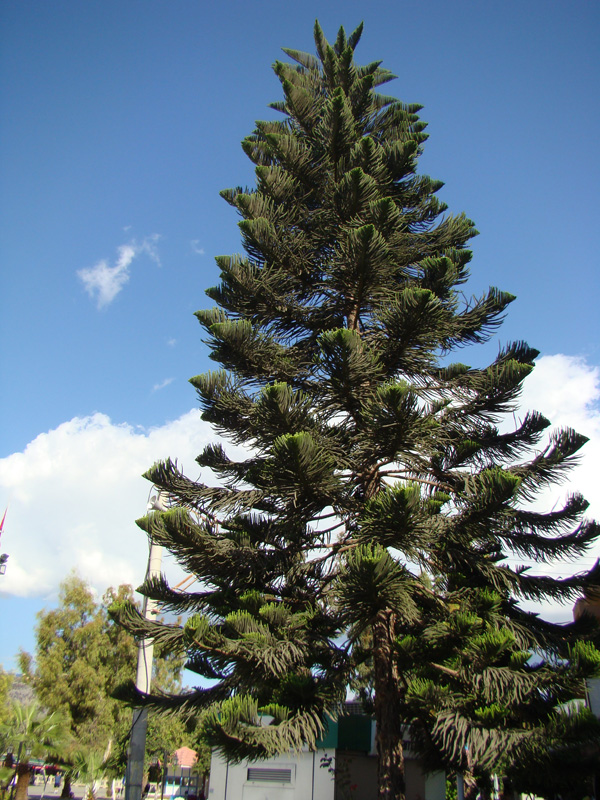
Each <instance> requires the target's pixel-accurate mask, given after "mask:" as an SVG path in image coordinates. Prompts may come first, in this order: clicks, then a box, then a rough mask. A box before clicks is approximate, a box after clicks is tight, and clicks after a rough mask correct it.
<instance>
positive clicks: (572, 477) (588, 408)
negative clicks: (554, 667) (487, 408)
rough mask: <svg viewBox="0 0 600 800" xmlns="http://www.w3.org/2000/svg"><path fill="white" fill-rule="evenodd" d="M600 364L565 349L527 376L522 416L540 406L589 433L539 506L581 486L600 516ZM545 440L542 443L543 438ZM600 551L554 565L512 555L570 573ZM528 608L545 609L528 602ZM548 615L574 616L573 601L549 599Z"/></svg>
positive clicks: (560, 574) (561, 574)
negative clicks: (576, 459) (568, 469)
mask: <svg viewBox="0 0 600 800" xmlns="http://www.w3.org/2000/svg"><path fill="white" fill-rule="evenodd" d="M599 403H600V369H599V368H598V367H597V366H594V365H590V364H588V363H587V362H586V361H585V360H584V359H582V358H578V357H575V356H566V355H562V354H558V355H552V356H543V357H542V358H539V359H538V360H537V362H536V365H535V368H534V370H533V372H532V373H531V375H530V376H529V377H528V378H527V379H526V380H525V383H524V389H523V394H522V396H521V403H520V406H521V409H522V411H521V412H520V413H519V414H517V415H516V416H520V417H522V416H523V414H524V412H525V411H527V410H535V411H539V412H541V413H542V414H544V416H545V417H547V418H548V419H549V420H550V422H551V423H552V426H551V429H550V430H554V429H557V428H566V427H568V428H574V429H575V430H576V431H577V432H578V433H582V434H584V435H585V436H587V437H588V438H589V441H588V442H587V444H585V445H584V446H583V447H582V449H581V450H580V453H579V455H580V462H579V464H577V466H575V467H573V469H572V470H571V472H570V473H568V476H567V479H566V481H565V483H563V484H560V485H554V486H551V487H549V488H548V489H547V490H546V491H544V492H543V493H542V494H540V495H539V496H538V498H537V499H536V501H535V503H534V507H535V508H536V509H538V510H541V511H549V510H551V509H552V508H554V507H560V505H561V504H562V503H563V502H564V500H565V499H566V496H567V495H568V494H571V493H573V492H580V493H581V494H583V496H584V497H585V498H586V500H588V502H589V504H590V505H589V508H588V510H587V512H586V516H587V517H588V518H590V519H597V520H600V502H599V499H598V489H597V486H598V475H599V474H600V405H599ZM540 446H542V444H540ZM598 557H600V542H598V543H597V544H596V545H594V546H592V548H591V549H590V550H588V552H587V553H586V554H585V555H584V556H582V557H581V558H579V559H576V560H574V561H571V562H555V563H553V564H550V565H544V564H539V565H538V564H534V563H533V562H529V561H527V560H526V559H510V563H512V564H514V563H523V564H530V565H531V574H543V573H544V572H546V573H547V574H550V575H552V576H553V577H556V578H566V577H567V576H569V575H572V574H574V573H577V572H583V571H586V570H588V569H590V568H591V567H592V566H593V564H594V562H595V561H596V559H597V558H598ZM523 605H524V607H525V608H527V609H528V610H536V611H539V610H540V609H539V608H538V607H537V606H535V605H534V604H531V603H524V604H523ZM543 616H544V617H546V618H547V619H551V620H553V621H555V622H559V621H560V622H568V621H569V620H571V619H572V604H571V603H567V604H566V605H562V606H561V605H559V604H557V603H548V604H546V605H545V606H544V609H543Z"/></svg>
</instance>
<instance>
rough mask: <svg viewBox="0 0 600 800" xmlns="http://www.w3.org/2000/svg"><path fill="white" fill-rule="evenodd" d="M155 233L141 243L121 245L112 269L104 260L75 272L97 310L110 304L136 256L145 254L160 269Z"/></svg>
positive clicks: (128, 274) (125, 279)
mask: <svg viewBox="0 0 600 800" xmlns="http://www.w3.org/2000/svg"><path fill="white" fill-rule="evenodd" d="M159 238H160V237H159V235H158V234H157V233H154V234H152V236H148V237H147V238H146V239H144V240H143V241H142V242H141V243H137V242H136V241H135V240H133V241H131V242H129V243H128V244H123V245H121V246H120V247H119V248H118V249H117V254H118V255H117V260H116V263H115V265H114V266H113V267H111V266H109V264H108V262H107V261H106V260H105V259H102V260H101V261H98V263H97V264H95V265H94V266H93V267H84V268H83V269H80V270H77V277H78V278H79V279H80V280H81V282H82V283H83V286H84V288H85V290H86V292H87V293H88V294H89V295H90V297H92V298H95V299H96V302H97V305H98V308H104V307H105V306H107V305H109V304H110V303H112V301H113V300H114V299H115V297H116V296H117V295H118V294H119V292H120V291H121V289H122V288H123V287H124V286H125V284H126V283H127V282H128V280H129V277H130V272H129V267H130V266H131V262H132V261H133V260H134V258H136V257H137V256H139V255H141V254H142V253H145V254H146V255H147V256H148V257H149V258H150V259H151V260H152V261H154V263H155V264H157V265H158V266H159V267H160V265H161V264H160V257H159V255H158V249H157V242H158V240H159Z"/></svg>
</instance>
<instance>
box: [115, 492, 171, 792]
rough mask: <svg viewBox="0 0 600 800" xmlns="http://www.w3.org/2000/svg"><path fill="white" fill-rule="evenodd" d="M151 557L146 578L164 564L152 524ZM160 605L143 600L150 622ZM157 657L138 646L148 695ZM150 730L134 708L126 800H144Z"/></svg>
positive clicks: (154, 501) (140, 684)
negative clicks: (153, 537)
mask: <svg viewBox="0 0 600 800" xmlns="http://www.w3.org/2000/svg"><path fill="white" fill-rule="evenodd" d="M148 510H149V512H151V513H152V512H156V511H166V510H167V507H166V506H165V505H164V502H163V498H162V497H161V492H159V493H158V495H157V496H156V497H151V498H150V502H149V503H148ZM149 538H150V554H149V557H148V567H147V569H146V579H148V578H153V577H155V576H158V575H160V569H161V562H162V547H160V545H157V544H156V543H155V542H154V541H153V540H152V523H150V532H149ZM157 605H158V604H157V603H156V601H155V600H149V599H148V598H147V597H145V598H144V606H143V614H144V617H145V618H146V619H150V618H151V617H152V616H153V615H154V614H156V609H157ZM153 657H154V644H153V642H151V641H149V640H148V639H143V640H142V641H141V642H140V643H139V644H138V660H137V674H136V679H135V685H136V688H137V689H139V691H141V692H145V693H148V692H149V691H150V685H151V683H152V660H153ZM147 730H148V709H147V708H134V710H133V721H132V724H131V737H130V739H129V747H128V748H127V769H126V771H125V800H141V797H142V791H143V788H144V786H143V783H144V756H145V754H146V733H147Z"/></svg>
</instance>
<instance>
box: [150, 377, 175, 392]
mask: <svg viewBox="0 0 600 800" xmlns="http://www.w3.org/2000/svg"><path fill="white" fill-rule="evenodd" d="M173 380H174V378H165V379H164V381H161V382H160V383H155V384H154V386H153V387H152V391H153V392H159V391H160V390H161V389H164V388H165V386H168V385H169V384H170V383H173Z"/></svg>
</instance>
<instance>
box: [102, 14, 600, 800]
mask: <svg viewBox="0 0 600 800" xmlns="http://www.w3.org/2000/svg"><path fill="white" fill-rule="evenodd" d="M361 31H362V26H360V27H359V28H358V29H357V30H356V31H354V33H353V34H352V35H351V36H346V34H345V32H344V30H343V28H342V29H340V31H339V33H338V36H337V39H336V41H335V43H334V44H333V45H332V44H330V43H329V42H327V40H326V39H325V36H324V35H323V32H322V30H321V28H320V26H319V25H318V23H317V24H316V26H315V44H316V50H317V55H316V56H313V55H311V54H307V53H302V52H298V51H295V50H289V49H286V50H285V51H284V52H285V53H286V55H287V56H288V57H289V58H290V59H291V60H292V61H293V62H294V63H293V64H290V63H283V62H279V61H278V62H276V63H275V65H274V70H275V73H276V75H277V76H278V78H279V79H280V81H281V85H282V88H283V94H284V98H283V100H282V101H279V102H276V103H274V104H273V105H272V108H273V109H275V110H276V111H277V112H281V114H282V118H279V119H277V120H270V121H266V122H257V124H256V129H255V131H254V132H253V133H252V134H251V135H250V136H249V137H248V138H247V139H245V140H244V142H243V144H242V146H243V149H244V151H245V153H246V154H247V155H248V157H249V158H250V160H251V161H252V162H253V163H254V164H255V167H256V187H255V188H250V189H243V188H241V187H238V188H235V189H231V190H227V191H225V192H223V193H222V194H223V197H224V198H225V199H226V201H227V202H228V203H230V204H231V205H232V206H233V207H234V208H235V209H236V210H237V212H238V213H239V214H240V216H241V221H240V223H239V227H240V230H241V234H242V239H243V245H244V248H245V251H246V252H245V255H234V256H220V257H218V258H217V263H218V265H219V267H220V270H221V282H220V284H219V285H218V286H217V287H215V288H212V289H209V290H208V292H207V294H208V296H209V297H210V298H211V299H212V300H213V301H214V302H215V303H216V307H215V308H213V309H210V310H206V311H199V312H197V314H196V316H197V318H198V320H199V322H200V323H201V325H202V327H203V328H204V329H205V331H206V335H207V341H208V344H209V347H210V348H211V358H213V359H214V360H215V361H216V362H218V363H219V364H220V365H221V369H219V370H217V371H215V372H210V373H208V374H205V375H200V376H197V377H195V378H193V379H192V384H193V385H194V386H195V388H196V390H197V392H198V396H199V399H200V404H201V407H202V410H203V418H204V419H205V420H207V421H208V422H211V423H212V424H213V425H214V427H215V429H216V431H218V432H219V433H220V434H222V435H224V436H225V437H228V438H229V439H230V440H231V441H232V442H234V443H235V444H242V445H245V446H246V447H247V448H248V456H247V458H246V459H243V460H239V461H235V460H232V459H231V458H230V457H229V456H228V455H227V453H226V451H225V449H224V448H223V447H222V446H220V445H210V446H208V447H207V448H206V449H205V450H204V452H203V453H202V454H201V455H200V456H199V457H198V463H199V464H200V466H202V467H205V468H209V469H210V470H212V471H213V473H214V475H215V476H216V477H217V478H218V479H219V482H220V486H219V487H215V486H213V485H206V484H204V483H201V482H198V481H194V480H192V479H190V478H188V477H186V476H185V475H184V474H182V472H181V471H180V470H179V469H178V467H177V465H176V463H174V462H173V461H171V460H168V461H166V462H163V463H160V464H157V465H155V466H154V467H153V468H152V469H151V470H150V471H149V472H148V473H147V477H148V479H149V480H150V481H152V482H153V483H154V484H156V485H157V486H158V487H159V488H160V489H162V490H163V491H164V492H166V493H167V494H168V495H169V496H170V497H171V500H172V504H173V507H172V508H171V510H169V511H167V512H165V513H157V514H154V515H152V517H149V518H146V519H144V520H140V521H139V524H140V526H141V527H142V528H143V529H145V530H146V531H147V532H148V531H150V526H151V533H152V536H153V538H154V539H155V540H156V541H158V542H159V543H160V544H162V545H164V546H166V547H167V548H168V549H169V550H170V551H171V552H172V553H173V554H174V555H175V556H176V557H177V559H178V560H179V561H180V563H181V564H182V565H183V566H184V568H185V569H186V570H188V571H189V572H190V573H192V574H194V575H195V576H197V578H198V580H199V585H200V587H201V588H200V590H198V591H196V592H177V591H174V590H172V589H171V588H170V587H169V585H168V583H167V581H166V580H165V579H164V577H163V578H158V579H153V580H151V581H148V582H147V583H146V584H145V585H144V586H143V587H142V591H143V592H144V593H145V594H146V595H147V596H148V597H153V598H155V599H157V600H159V601H160V602H161V603H162V604H163V607H164V608H166V609H169V610H173V611H175V612H176V613H178V614H182V615H187V619H186V622H185V624H183V625H182V626H165V625H162V624H160V623H158V622H153V621H148V620H144V619H143V618H142V616H141V615H140V614H139V612H138V611H137V610H136V609H135V608H134V607H133V606H132V605H131V604H123V605H121V607H120V609H119V610H118V611H117V612H116V616H117V617H118V619H119V620H120V621H121V622H122V623H123V624H124V625H125V626H127V627H128V628H129V629H130V630H132V631H133V632H135V633H136V635H138V636H142V635H149V636H151V637H153V638H154V640H155V641H156V642H158V643H161V644H163V645H165V646H170V647H173V648H175V649H176V650H179V649H185V650H186V652H187V654H188V656H189V661H188V668H190V669H192V670H195V671H196V672H197V673H198V674H199V675H200V676H202V677H204V678H207V679H210V682H211V683H210V685H209V687H208V688H199V689H197V690H195V691H194V692H191V693H185V694H183V695H182V696H179V697H175V696H167V695H157V696H155V697H143V696H140V695H138V694H136V693H135V692H134V691H133V689H132V690H131V691H130V693H129V700H130V701H131V702H132V703H140V702H145V703H148V704H150V705H154V706H155V707H156V708H163V709H167V710H172V709H174V708H181V709H182V711H183V712H184V713H194V712H195V713H199V712H202V714H203V726H204V728H203V730H204V735H205V736H206V738H207V740H208V741H209V743H211V744H212V745H213V746H215V747H217V748H218V749H219V750H221V751H222V752H223V753H225V754H226V755H227V756H228V757H229V758H233V759H239V758H244V757H259V758H260V757H268V756H269V755H271V754H272V753H275V752H281V751H285V750H289V749H290V748H297V747H300V746H301V745H302V744H303V743H308V745H309V746H311V747H314V745H315V743H316V741H317V738H318V737H319V735H320V734H321V732H322V731H323V726H324V724H326V719H327V715H328V714H333V715H335V714H336V713H337V710H338V708H339V707H340V705H341V704H342V702H343V700H344V698H345V693H346V687H347V685H348V683H349V681H351V679H352V677H353V676H354V674H355V672H356V670H357V668H358V667H359V666H360V664H361V663H364V658H365V656H364V647H363V646H362V644H361V643H364V641H365V636H367V637H368V641H369V642H370V659H371V663H372V676H373V688H374V692H373V707H374V714H375V718H376V725H377V749H378V764H379V766H378V780H379V796H380V798H403V797H404V769H403V750H402V736H403V727H404V726H405V725H406V724H407V723H410V722H411V720H410V719H406V718H405V717H404V716H403V710H404V709H405V704H406V702H407V698H406V692H407V687H406V682H405V680H404V676H403V674H402V671H401V667H400V662H399V658H398V647H401V643H402V641H403V640H404V638H405V636H406V635H407V634H408V633H409V632H410V631H411V630H412V629H413V626H415V625H416V624H417V623H418V622H419V620H420V619H421V618H423V616H426V615H427V613H428V609H429V607H430V604H431V597H432V595H433V596H434V597H435V596H436V595H439V602H440V603H442V602H443V601H445V599H446V597H447V596H448V594H449V593H450V594H451V593H452V592H453V591H454V589H455V585H457V584H458V585H469V586H472V587H473V588H475V589H482V590H492V591H495V592H497V594H498V595H499V596H500V597H501V598H502V599H501V601H500V603H501V612H502V614H503V615H504V616H505V617H506V619H507V620H509V621H510V625H511V628H512V629H514V630H517V629H518V631H519V636H518V638H517V639H515V641H516V642H517V643H518V647H519V648H520V649H521V650H524V651H525V650H528V649H532V650H534V649H542V648H545V647H546V646H547V645H548V642H549V640H550V639H552V638H553V637H554V639H556V640H561V642H562V645H561V646H563V645H564V646H566V643H567V641H568V640H569V638H570V637H573V636H574V635H575V631H574V630H570V629H565V630H563V629H559V627H558V626H552V625H549V624H548V623H544V622H543V621H542V620H541V619H540V618H539V617H538V616H536V615H534V614H528V613H526V612H524V611H523V610H522V609H521V608H520V607H519V605H518V603H517V602H516V601H518V600H520V599H528V600H535V601H543V600H545V599H548V598H552V599H558V600H569V599H575V597H576V596H577V594H578V593H579V592H580V591H581V590H582V589H584V588H585V587H587V586H590V585H593V584H595V583H598V582H599V580H600V571H599V569H598V568H597V567H595V568H594V570H592V571H591V572H590V573H588V574H586V575H578V576H576V577H572V578H567V579H564V580H555V579H553V578H551V577H547V576H545V575H542V576H536V575H530V574H528V573H527V572H525V571H524V570H523V569H521V568H514V567H513V566H511V565H510V564H511V562H510V561H508V560H507V559H508V558H509V557H513V558H514V557H519V556H526V557H528V558H534V559H537V560H539V561H540V562H541V563H542V564H543V563H545V562H548V561H550V560H552V559H553V558H568V557H571V556H577V555H578V554H580V553H582V552H584V551H585V550H586V549H587V548H588V547H589V546H590V544H591V543H592V542H593V541H594V540H595V539H596V538H597V536H598V528H597V526H596V525H595V524H593V523H589V522H584V521H582V516H583V514H584V512H585V509H586V503H585V501H584V500H583V498H581V497H580V496H579V495H574V496H572V497H571V498H569V500H568V501H567V502H566V504H565V505H564V507H562V508H559V509H557V510H554V511H552V512H551V513H548V514H544V513H540V512H537V511H536V512H534V511H532V510H531V508H530V506H529V503H530V501H531V500H533V499H535V497H536V496H537V494H538V493H539V492H540V491H542V490H543V489H545V488H546V487H548V486H549V485H551V484H552V483H554V482H556V481H559V480H561V479H562V478H563V477H564V475H565V472H566V470H567V468H568V467H569V466H570V465H571V464H572V463H573V462H574V460H575V458H576V454H577V452H578V450H579V448H580V447H581V446H582V445H583V443H584V441H585V438H584V437H582V436H579V435H578V434H576V433H575V432H574V431H572V430H569V429H565V430H561V431H557V432H555V433H553V434H551V435H550V438H549V440H548V442H547V443H546V444H540V442H541V441H542V437H543V436H544V435H545V432H546V431H547V429H548V426H549V422H548V420H546V419H545V418H543V417H542V416H541V415H540V414H538V413H528V414H526V415H525V416H524V417H523V418H522V419H520V420H518V421H517V423H516V425H515V426H514V427H513V429H511V430H509V431H508V432H501V430H500V428H499V425H500V423H501V422H502V420H503V419H504V418H505V417H506V415H508V414H510V413H511V412H514V410H515V409H516V407H517V405H518V398H519V392H520V389H521V385H522V382H523V381H524V379H525V378H526V377H527V375H529V373H530V372H531V370H532V369H533V362H534V359H535V357H536V355H537V351H535V350H533V349H531V348H530V347H529V346H527V345H526V344H525V343H523V342H516V343H512V344H508V345H506V346H504V347H501V348H500V350H499V353H498V356H497V357H496V359H495V360H494V361H493V363H491V364H490V365H489V366H487V367H483V368H478V367H469V366H467V365H465V364H463V363H458V362H456V361H454V360H453V353H454V352H455V351H456V350H457V349H459V348H464V347H465V346H467V345H476V344H479V343H483V342H486V341H488V340H489V339H490V338H491V337H492V335H493V334H494V332H495V331H496V329H497V327H498V325H499V324H500V323H501V320H502V317H503V314H504V312H505V310H506V308H507V306H508V305H509V303H510V302H511V301H512V300H513V299H514V298H513V296H512V295H510V294H508V293H505V292H502V291H499V290H498V289H495V288H492V289H490V290H489V291H488V292H486V293H484V294H483V296H481V297H478V298H470V299H469V298H465V296H464V294H463V286H464V284H465V282H466V281H467V278H468V275H469V262H470V260H471V252H470V251H469V250H468V248H467V243H468V242H469V240H470V239H471V238H472V237H473V236H475V234H476V230H475V227H474V224H473V223H472V222H471V220H470V219H468V218H467V217H466V216H465V215H464V214H458V215H452V214H449V213H447V209H446V206H445V204H444V203H443V202H441V201H440V200H438V199H437V198H436V193H437V192H438V190H439V189H440V187H441V186H442V183H441V182H440V181H437V180H433V179H431V178H429V177H427V176H424V175H419V174H418V173H417V162H418V158H419V156H420V154H421V152H422V148H423V144H424V142H425V140H426V134H425V132H424V131H425V127H426V125H425V123H424V122H422V121H421V120H420V119H419V116H418V112H419V110H420V106H418V105H414V104H405V103H402V102H400V101H398V100H396V99H394V98H392V97H388V96H385V95H382V94H379V93H378V92H377V91H376V87H379V86H381V85H382V84H385V83H387V82H388V81H389V80H391V79H392V78H393V77H394V76H393V75H392V74H391V73H390V72H389V71H388V70H386V69H384V68H383V67H382V66H381V64H380V62H374V63H371V64H368V65H366V66H359V65H357V64H356V63H355V61H354V50H355V47H356V45H357V43H358V41H359V38H360V35H361ZM423 575H425V576H428V579H427V580H425V579H424V578H423ZM432 586H434V587H435V588H434V589H432V588H431V587H432ZM425 657H426V656H425ZM266 720H268V721H269V724H265V721H266Z"/></svg>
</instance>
